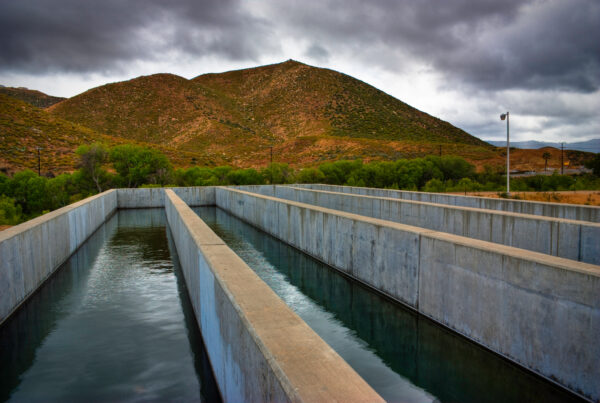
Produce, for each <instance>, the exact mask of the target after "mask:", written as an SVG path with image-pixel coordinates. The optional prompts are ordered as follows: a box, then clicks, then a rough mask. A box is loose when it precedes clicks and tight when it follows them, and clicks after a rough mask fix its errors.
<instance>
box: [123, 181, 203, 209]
mask: <svg viewBox="0 0 600 403" xmlns="http://www.w3.org/2000/svg"><path fill="white" fill-rule="evenodd" d="M165 189H171V190H173V192H175V194H176V195H178V196H179V197H181V198H182V199H183V201H185V202H186V203H187V204H188V205H190V206H211V205H214V204H215V188H214V186H196V187H175V188H137V189H117V194H118V201H119V208H151V207H164V206H165Z"/></svg>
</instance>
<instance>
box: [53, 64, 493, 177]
mask: <svg viewBox="0 0 600 403" xmlns="http://www.w3.org/2000/svg"><path fill="white" fill-rule="evenodd" d="M49 111H50V112H51V113H52V114H54V115H56V116H58V117H60V118H63V119H66V120H69V121H73V122H77V123H79V124H82V125H84V126H86V127H90V128H92V129H94V130H96V131H99V132H103V133H107V134H109V135H112V136H118V137H122V138H125V139H134V140H136V141H145V142H151V143H156V144H162V145H169V146H171V147H175V148H178V149H181V150H187V151H194V152H198V153H201V154H202V155H203V160H210V161H213V163H217V161H225V162H226V163H229V164H232V165H237V166H255V167H256V166H261V165H263V164H265V163H266V162H267V161H268V158H269V147H270V145H273V146H274V155H275V159H276V160H277V161H285V162H290V163H293V164H295V165H314V164H316V163H318V162H321V161H324V160H332V159H339V158H364V159H365V160H370V159H390V158H398V157H401V156H407V157H411V156H420V155H426V154H429V153H431V152H434V153H437V152H438V151H437V150H438V145H442V146H443V147H444V148H445V149H447V150H448V152H450V151H452V150H455V151H456V152H459V153H461V154H464V155H465V156H467V158H468V155H473V156H475V159H485V158H490V156H491V155H495V154H494V153H493V151H492V150H493V147H491V146H489V145H488V144H487V143H485V142H483V141H481V140H479V139H477V138H475V137H473V136H470V135H469V134H467V133H465V132H464V131H462V130H460V129H458V128H456V127H454V126H452V125H451V124H449V123H447V122H444V121H442V120H439V119H437V118H434V117H432V116H430V115H427V114H426V113H423V112H421V111H418V110H416V109H414V108H411V107H410V106H408V105H406V104H404V103H403V102H401V101H399V100H397V99H395V98H393V97H391V96H389V95H387V94H385V93H383V92H381V91H379V90H377V89H375V88H373V87H371V86H369V85H367V84H365V83H363V82H361V81H358V80H356V79H354V78H351V77H349V76H346V75H343V74H341V73H338V72H335V71H332V70H327V69H320V68H315V67H311V66H307V65H304V64H302V63H298V62H294V61H288V62H285V63H280V64H276V65H270V66H263V67H258V68H253V69H246V70H238V71H232V72H227V73H220V74H207V75H203V76H200V77H196V78H195V79H193V80H186V79H185V78H182V77H178V76H174V75H171V74H156V75H152V76H145V77H139V78H136V79H133V80H129V81H125V82H120V83H114V84H108V85H104V86H101V87H98V88H94V89H91V90H89V91H87V92H85V93H83V94H80V95H78V96H76V97H73V98H70V99H68V100H65V101H63V102H61V103H59V104H56V105H54V106H52V107H50V108H49ZM457 144H461V146H460V147H457ZM453 153H454V152H453Z"/></svg>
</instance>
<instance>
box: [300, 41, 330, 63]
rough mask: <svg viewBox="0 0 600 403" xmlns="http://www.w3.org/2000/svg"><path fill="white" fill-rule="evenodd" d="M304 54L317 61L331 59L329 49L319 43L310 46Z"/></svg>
mask: <svg viewBox="0 0 600 403" xmlns="http://www.w3.org/2000/svg"><path fill="white" fill-rule="evenodd" d="M304 54H305V55H306V56H308V57H310V58H313V59H315V60H320V61H326V60H328V59H329V52H328V51H327V49H325V48H324V47H323V46H321V45H319V44H317V43H313V44H312V45H310V47H309V48H308V49H306V52H305V53H304Z"/></svg>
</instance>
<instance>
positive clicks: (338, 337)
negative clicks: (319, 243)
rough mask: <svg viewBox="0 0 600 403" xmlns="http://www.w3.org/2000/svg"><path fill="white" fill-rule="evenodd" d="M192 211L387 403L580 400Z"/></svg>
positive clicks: (248, 231)
mask: <svg viewBox="0 0 600 403" xmlns="http://www.w3.org/2000/svg"><path fill="white" fill-rule="evenodd" d="M194 210H195V211H196V213H197V214H198V215H199V216H200V217H201V218H202V219H203V220H204V221H205V222H206V223H207V224H208V225H210V226H211V228H212V229H213V230H214V231H215V232H216V233H217V234H218V235H219V236H220V237H221V238H222V239H223V240H224V241H226V242H227V244H228V245H229V246H230V247H231V248H232V249H233V250H234V251H235V252H236V253H237V254H238V255H239V256H240V257H241V258H242V259H244V260H245V261H246V263H247V264H248V265H249V266H250V267H251V268H252V269H253V270H255V271H256V273H257V274H258V275H259V276H260V277H261V278H262V279H263V280H264V281H265V282H266V283H267V284H268V285H269V286H270V287H271V288H272V289H273V290H274V291H275V292H276V293H277V294H278V295H279V296H280V297H281V298H282V299H283V300H284V301H285V302H286V303H287V304H288V305H289V306H290V307H291V308H292V309H293V310H294V311H295V312H296V313H297V314H298V315H300V317H302V318H303V319H304V320H305V321H306V322H307V323H308V325H309V326H311V327H312V328H313V329H314V330H315V331H316V332H317V333H318V334H319V335H320V336H321V337H322V338H323V339H324V340H325V341H326V342H327V343H329V345H330V346H332V347H333V348H334V349H335V350H336V351H337V352H338V353H339V354H340V355H341V356H342V357H343V358H344V359H345V360H346V361H347V362H348V363H349V364H350V365H351V366H352V367H353V368H354V369H355V370H356V371H357V372H358V373H359V374H360V375H361V376H362V377H363V378H364V379H365V380H366V381H367V382H368V383H369V384H370V385H371V386H372V387H373V388H374V389H375V390H376V391H377V392H378V393H379V394H380V395H382V396H383V397H384V398H385V399H386V400H387V401H390V402H432V401H440V402H570V401H580V400H579V399H578V398H577V397H576V396H573V395H571V394H569V393H568V392H565V391H564V390H562V389H560V388H558V387H556V386H555V385H553V384H551V383H550V382H547V381H545V380H544V379H542V378H540V377H537V376H535V375H533V374H531V373H530V372H527V371H525V370H523V369H521V368H519V367H517V366H516V365H513V364H511V363H510V362H508V361H506V360H504V359H502V358H500V357H498V356H497V355H495V354H493V353H490V352H489V351H487V350H485V349H483V348H481V347H478V346H477V345H475V344H474V343H472V342H470V341H468V340H466V339H465V338H463V337H460V336H458V335H456V334H454V333H452V332H450V331H447V330H446V329H444V328H442V327H440V326H438V325H436V324H434V323H433V322H432V321H430V320H429V319H427V318H424V317H423V316H421V315H418V314H415V313H414V312H412V311H410V310H407V309H406V308H404V307H402V306H401V305H399V304H396V303H393V302H391V301H390V300H388V299H386V298H384V297H382V296H381V295H379V294H377V293H375V292H373V291H371V290H369V289H367V288H365V287H363V286H361V285H360V284H358V283H357V282H355V281H352V280H350V279H348V278H347V277H344V276H342V275H340V274H339V273H338V272H336V271H335V270H333V269H331V268H330V267H328V266H326V265H324V264H322V263H320V262H318V261H316V260H314V259H312V258H310V257H309V256H307V255H305V254H303V253H301V252H299V251H298V250H296V249H294V248H292V247H290V246H288V245H286V244H284V243H283V242H280V241H278V240H277V239H275V238H273V237H271V236H269V235H267V234H265V233H264V232H262V231H259V230H257V229H255V228H253V227H252V226H250V225H247V224H245V223H243V222H242V221H240V220H238V219H237V218H235V217H233V216H231V215H229V214H228V213H226V212H224V211H222V210H220V209H216V208H214V207H202V208H196V209H194Z"/></svg>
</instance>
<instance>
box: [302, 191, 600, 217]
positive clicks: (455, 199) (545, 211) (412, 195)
mask: <svg viewBox="0 0 600 403" xmlns="http://www.w3.org/2000/svg"><path fill="white" fill-rule="evenodd" d="M294 186H298V187H305V188H308V189H315V190H328V191H330V192H341V193H352V194H360V195H365V196H376V197H391V198H395V199H404V200H414V201H422V202H429V203H440V204H449V205H454V206H462V207H474V208H483V209H490V210H500V211H509V212H512V213H521V214H534V215H540V216H546V217H556V218H566V219H569V220H578V221H590V222H600V207H594V206H585V205H577V204H563V203H560V204H559V203H542V202H534V201H527V200H508V199H495V198H492V197H477V196H461V195H453V194H446V193H428V192H411V191H404V190H390V189H376V188H363V187H353V186H337V185H322V184H315V185H312V184H311V185H294Z"/></svg>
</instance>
